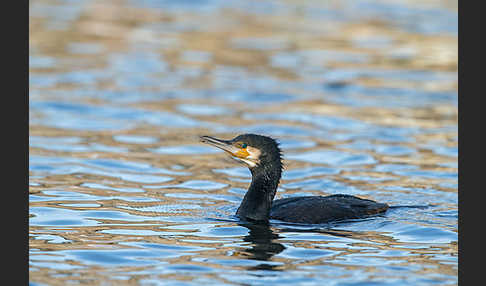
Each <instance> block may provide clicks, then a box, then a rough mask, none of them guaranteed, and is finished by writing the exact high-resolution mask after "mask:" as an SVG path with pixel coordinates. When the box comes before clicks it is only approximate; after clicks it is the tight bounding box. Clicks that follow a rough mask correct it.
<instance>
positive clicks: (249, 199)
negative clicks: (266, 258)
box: [201, 134, 388, 224]
mask: <svg viewBox="0 0 486 286" xmlns="http://www.w3.org/2000/svg"><path fill="white" fill-rule="evenodd" d="M201 141H202V142H204V143H207V144H210V145H213V146H215V147H218V148H220V149H222V150H224V151H226V152H228V153H229V154H231V155H232V156H233V157H235V158H237V159H240V160H242V161H243V162H245V163H246V164H247V165H248V166H249V169H250V172H251V175H252V181H251V184H250V186H249V188H248V191H247V192H246V194H245V196H244V198H243V200H242V202H241V204H240V206H239V208H238V210H237V212H236V215H237V216H238V217H240V218H241V219H244V220H251V221H268V220H269V219H277V220H281V221H286V222H295V223H308V224H318V223H327V222H332V221H339V220H345V219H354V218H363V217H367V216H370V215H374V214H379V213H382V212H385V211H386V210H387V209H388V205H387V204H384V203H377V202H375V201H372V200H368V199H362V198H358V197H356V196H352V195H344V194H337V195H330V196H303V197H291V198H284V199H278V200H273V198H274V197H275V194H276V191H277V187H278V184H279V182H280V178H281V175H282V166H283V165H282V152H281V150H280V148H279V146H278V143H277V141H276V140H274V139H273V138H270V137H267V136H262V135H255V134H243V135H239V136H237V137H235V138H234V139H231V140H221V139H216V138H213V137H209V136H202V137H201Z"/></svg>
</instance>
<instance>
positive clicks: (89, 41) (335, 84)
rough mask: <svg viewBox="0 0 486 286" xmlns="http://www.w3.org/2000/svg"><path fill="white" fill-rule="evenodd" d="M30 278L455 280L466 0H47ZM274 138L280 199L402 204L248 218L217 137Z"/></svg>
mask: <svg viewBox="0 0 486 286" xmlns="http://www.w3.org/2000/svg"><path fill="white" fill-rule="evenodd" d="M29 10H30V11H29V12H30V21H29V25H30V26H29V30H30V37H29V71H30V73H29V92H30V93H29V107H30V110H29V116H30V117H29V119H30V120H29V135H30V138H29V168H30V170H29V215H30V216H29V254H30V255H29V275H30V276H29V278H30V283H31V285H77V284H87V285H206V284H207V285H272V284H274V285H322V281H326V285H456V284H457V275H458V259H457V256H458V248H457V244H458V225H457V218H458V200H457V192H458V187H457V186H458V185H457V184H458V178H457V172H458V164H457V156H458V148H457V146H458V132H457V96H458V94H457V86H458V83H457V1H441V2H437V1H425V2H424V1H422V2H417V1H406V0H400V1H393V2H389V1H371V0H366V1H365V0H363V1H339V2H333V1H324V2H322V1H305V2H304V3H302V1H219V0H218V1H217V0H214V1H213V0H211V1H150V0H147V1H145V0H144V1H121V2H120V1H103V2H99V1H64V0H57V1H43V0H40V1H35V2H32V3H30V7H29ZM244 132H254V133H262V134H265V135H269V136H272V137H275V138H277V139H278V140H279V141H280V143H281V147H282V149H283V151H284V164H285V170H284V173H283V177H282V181H281V183H280V185H279V189H278V193H277V198H284V197H292V196H300V195H329V194H337V193H346V194H353V195H357V196H361V197H364V198H369V199H374V200H377V201H380V202H386V203H388V204H389V205H392V206H407V205H408V206H410V205H413V206H421V207H420V208H392V209H390V210H389V211H387V212H386V213H385V214H384V215H380V216H376V217H372V218H367V219H362V220H354V221H348V222H342V223H332V224H324V225H300V224H289V223H283V222H279V221H271V223H270V225H269V226H259V225H252V224H244V223H241V222H239V221H238V219H237V218H235V217H234V213H235V212H236V209H237V207H238V205H239V203H240V201H241V199H242V197H243V196H244V194H245V192H246V189H247V187H248V184H249V182H250V180H251V175H250V172H249V171H248V169H246V168H245V166H243V165H242V164H240V163H238V162H236V161H235V160H233V159H231V158H229V157H228V156H227V155H226V154H225V153H224V152H222V151H219V150H216V149H213V148H210V147H208V146H206V145H202V144H200V143H199V142H198V136H200V135H212V136H216V137H222V138H232V137H234V136H236V135H237V134H240V133H244Z"/></svg>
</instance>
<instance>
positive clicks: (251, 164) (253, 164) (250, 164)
mask: <svg viewBox="0 0 486 286" xmlns="http://www.w3.org/2000/svg"><path fill="white" fill-rule="evenodd" d="M238 159H240V160H241V161H243V162H245V163H246V164H247V165H248V166H250V167H255V166H256V163H255V162H253V161H250V160H247V159H242V158H238Z"/></svg>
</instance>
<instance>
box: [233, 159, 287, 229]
mask: <svg viewBox="0 0 486 286" xmlns="http://www.w3.org/2000/svg"><path fill="white" fill-rule="evenodd" d="M250 171H251V174H252V179H251V184H250V187H249V188H248V191H247V192H246V194H245V197H244V198H243V201H242V202H241V204H240V207H239V208H238V211H237V212H236V215H237V216H239V217H240V218H243V219H250V220H256V221H268V218H269V216H270V208H271V207H272V201H273V198H274V197H275V193H276V192H277V187H278V183H279V181H280V176H281V172H282V169H281V165H278V166H272V165H269V166H267V167H266V168H265V167H263V166H258V167H255V168H252V169H250Z"/></svg>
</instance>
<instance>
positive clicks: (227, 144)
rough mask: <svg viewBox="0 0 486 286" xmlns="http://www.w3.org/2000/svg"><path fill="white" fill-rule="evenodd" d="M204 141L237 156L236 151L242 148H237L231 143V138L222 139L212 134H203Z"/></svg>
mask: <svg viewBox="0 0 486 286" xmlns="http://www.w3.org/2000/svg"><path fill="white" fill-rule="evenodd" d="M200 139H201V142H202V143H206V144H208V145H211V146H214V147H216V148H219V149H221V150H223V151H226V152H228V153H230V154H231V155H232V156H236V153H237V152H238V151H240V148H237V147H235V146H233V145H232V144H231V141H229V140H222V139H218V138H214V137H211V136H201V137H200Z"/></svg>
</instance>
